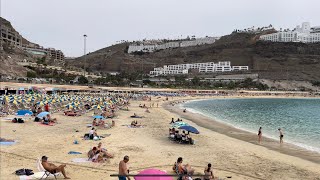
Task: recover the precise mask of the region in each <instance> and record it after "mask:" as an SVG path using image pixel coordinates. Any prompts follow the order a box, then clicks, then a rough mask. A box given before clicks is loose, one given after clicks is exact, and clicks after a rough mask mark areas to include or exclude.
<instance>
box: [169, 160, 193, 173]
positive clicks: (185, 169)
mask: <svg viewBox="0 0 320 180" xmlns="http://www.w3.org/2000/svg"><path fill="white" fill-rule="evenodd" d="M182 161H183V159H182V157H179V158H178V160H177V162H176V163H175V165H174V170H175V172H176V173H177V174H188V175H193V173H194V169H192V168H191V166H190V165H189V164H186V165H182Z"/></svg>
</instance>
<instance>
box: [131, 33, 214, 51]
mask: <svg viewBox="0 0 320 180" xmlns="http://www.w3.org/2000/svg"><path fill="white" fill-rule="evenodd" d="M217 39H218V38H216V37H205V38H197V39H194V40H190V41H172V42H167V43H162V44H140V45H137V44H131V45H129V48H128V53H133V52H137V51H141V52H154V51H156V50H163V49H169V48H178V47H188V46H197V45H203V44H213V43H214V42H215V41H216V40H217Z"/></svg>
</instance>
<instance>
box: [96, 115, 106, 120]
mask: <svg viewBox="0 0 320 180" xmlns="http://www.w3.org/2000/svg"><path fill="white" fill-rule="evenodd" d="M93 118H96V119H106V118H104V117H103V116H93Z"/></svg>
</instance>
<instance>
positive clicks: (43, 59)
mask: <svg viewBox="0 0 320 180" xmlns="http://www.w3.org/2000/svg"><path fill="white" fill-rule="evenodd" d="M45 62H46V57H42V58H37V64H45Z"/></svg>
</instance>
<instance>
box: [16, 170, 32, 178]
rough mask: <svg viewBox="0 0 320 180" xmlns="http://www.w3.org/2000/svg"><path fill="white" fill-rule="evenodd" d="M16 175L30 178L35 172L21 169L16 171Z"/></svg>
mask: <svg viewBox="0 0 320 180" xmlns="http://www.w3.org/2000/svg"><path fill="white" fill-rule="evenodd" d="M15 174H16V175H18V176H23V175H27V176H30V175H33V174H34V173H33V170H31V169H19V170H16V172H15Z"/></svg>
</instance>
